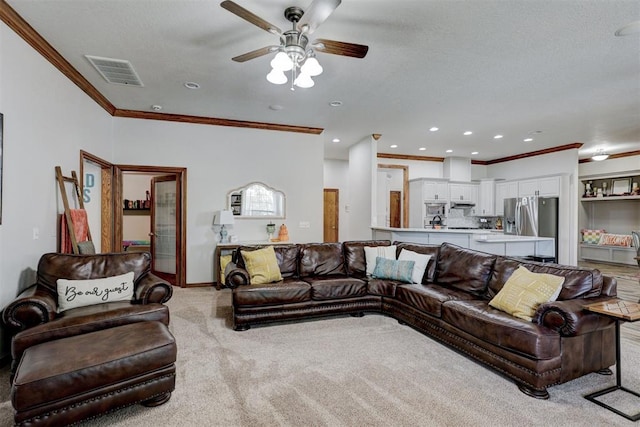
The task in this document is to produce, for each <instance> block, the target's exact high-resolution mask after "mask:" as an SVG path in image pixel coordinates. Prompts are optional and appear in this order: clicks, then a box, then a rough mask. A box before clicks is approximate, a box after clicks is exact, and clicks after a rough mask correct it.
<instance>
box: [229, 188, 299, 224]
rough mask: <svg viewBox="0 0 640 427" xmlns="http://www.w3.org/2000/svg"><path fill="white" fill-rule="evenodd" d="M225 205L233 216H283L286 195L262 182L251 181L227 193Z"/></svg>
mask: <svg viewBox="0 0 640 427" xmlns="http://www.w3.org/2000/svg"><path fill="white" fill-rule="evenodd" d="M227 207H228V209H229V210H230V211H232V212H233V216H234V218H285V214H286V210H285V208H286V197H285V195H284V193H283V192H282V191H280V190H276V189H275V188H272V187H269V186H268V185H266V184H264V183H262V182H251V183H249V184H247V185H245V186H244V187H240V188H236V189H234V190H231V191H230V192H229V193H228V195H227Z"/></svg>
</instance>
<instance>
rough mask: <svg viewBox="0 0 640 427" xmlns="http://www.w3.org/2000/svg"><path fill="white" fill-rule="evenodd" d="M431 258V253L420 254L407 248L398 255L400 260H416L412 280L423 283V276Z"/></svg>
mask: <svg viewBox="0 0 640 427" xmlns="http://www.w3.org/2000/svg"><path fill="white" fill-rule="evenodd" d="M430 259H431V255H425V254H419V253H418V252H413V251H408V250H406V249H402V250H401V251H400V255H398V260H402V261H413V262H414V264H413V273H412V274H411V281H412V282H413V283H422V277H424V272H425V270H426V269H427V264H429V260H430Z"/></svg>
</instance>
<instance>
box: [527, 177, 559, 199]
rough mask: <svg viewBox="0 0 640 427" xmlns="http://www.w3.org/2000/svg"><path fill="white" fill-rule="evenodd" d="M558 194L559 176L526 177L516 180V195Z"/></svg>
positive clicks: (542, 195) (547, 195)
mask: <svg viewBox="0 0 640 427" xmlns="http://www.w3.org/2000/svg"><path fill="white" fill-rule="evenodd" d="M559 195H560V177H559V176H550V177H546V178H534V179H526V180H522V181H519V182H518V197H525V196H541V197H551V196H559Z"/></svg>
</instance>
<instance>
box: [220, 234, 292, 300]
mask: <svg viewBox="0 0 640 427" xmlns="http://www.w3.org/2000/svg"><path fill="white" fill-rule="evenodd" d="M292 243H293V242H291V241H289V240H287V241H286V242H280V241H278V242H271V241H268V240H247V241H240V242H233V243H218V244H217V245H216V250H215V252H214V255H213V279H214V281H215V285H216V289H218V290H220V289H222V288H224V287H225V284H224V283H222V272H221V271H220V257H221V256H222V255H224V254H229V253H233V252H234V251H235V250H236V249H238V248H240V247H242V246H267V245H289V244H292Z"/></svg>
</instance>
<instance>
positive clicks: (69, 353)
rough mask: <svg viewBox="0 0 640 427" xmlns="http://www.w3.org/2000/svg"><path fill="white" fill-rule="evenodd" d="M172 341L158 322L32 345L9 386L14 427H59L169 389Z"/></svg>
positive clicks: (159, 398) (161, 396)
mask: <svg viewBox="0 0 640 427" xmlns="http://www.w3.org/2000/svg"><path fill="white" fill-rule="evenodd" d="M176 353H177V349H176V343H175V339H174V337H173V335H171V332H169V330H168V329H167V327H166V326H165V325H164V324H163V323H161V322H138V323H132V324H129V325H123V326H118V327H115V328H110V329H104V330H101V331H96V332H91V333H88V334H84V335H77V336H73V337H69V338H63V339H59V340H55V341H49V342H46V343H43V344H38V345H35V346H33V347H29V348H28V349H26V350H25V351H24V353H23V355H22V358H21V360H20V363H19V365H18V369H17V372H16V375H15V378H14V381H13V384H12V387H11V400H12V403H13V407H14V409H15V410H16V413H15V418H14V419H15V423H16V425H29V426H31V425H38V426H60V425H66V424H71V423H75V422H78V421H81V420H85V419H87V418H93V417H95V416H97V415H100V414H103V413H106V412H109V411H112V410H115V409H118V408H121V407H124V406H127V405H132V404H135V403H141V404H143V405H145V406H157V405H161V404H163V403H165V402H167V401H168V400H169V398H170V397H171V392H172V391H173V390H174V388H175V364H174V362H175V360H176Z"/></svg>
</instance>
